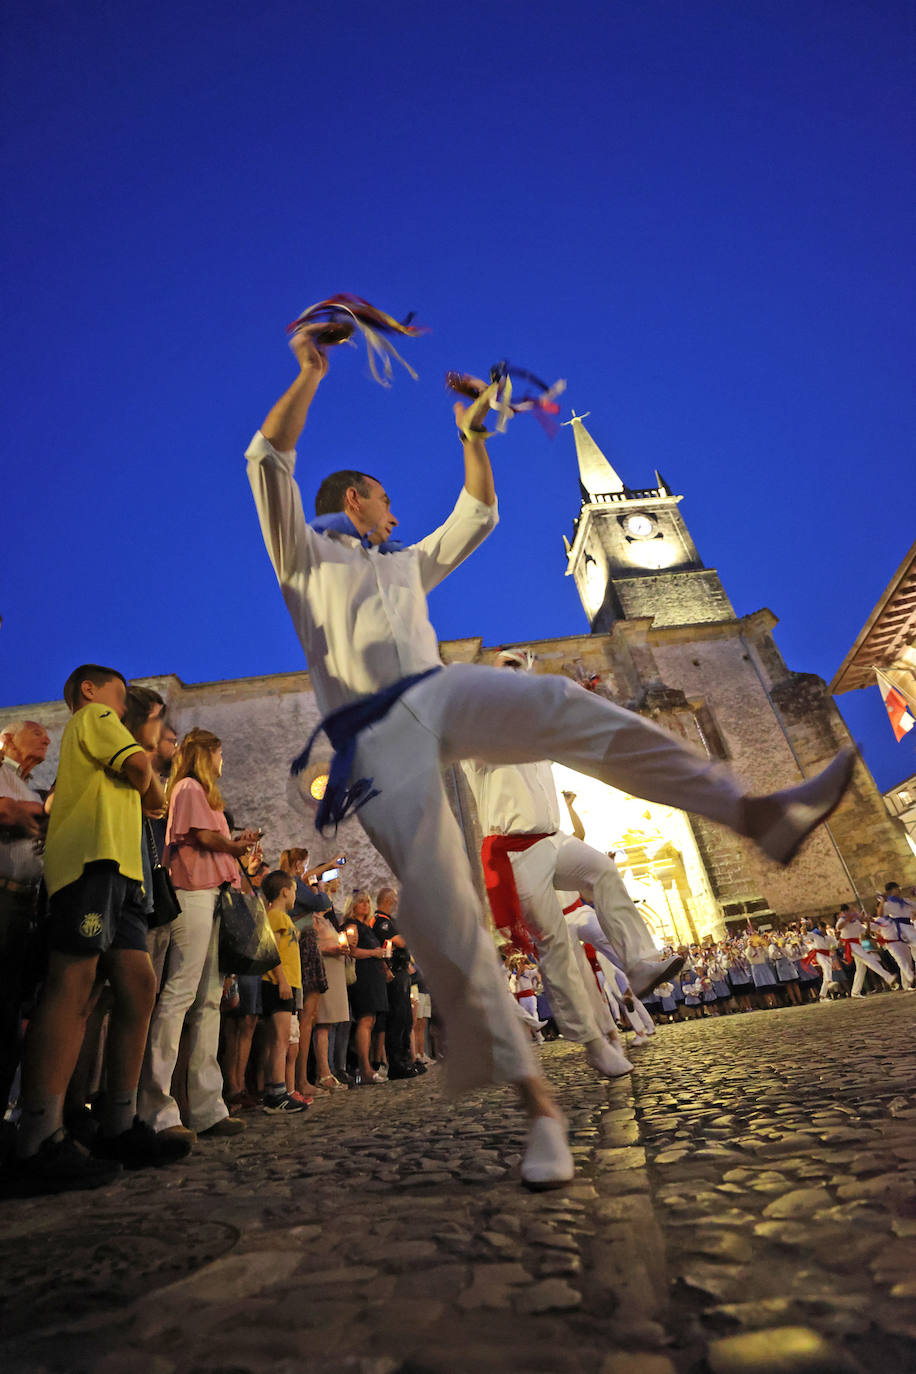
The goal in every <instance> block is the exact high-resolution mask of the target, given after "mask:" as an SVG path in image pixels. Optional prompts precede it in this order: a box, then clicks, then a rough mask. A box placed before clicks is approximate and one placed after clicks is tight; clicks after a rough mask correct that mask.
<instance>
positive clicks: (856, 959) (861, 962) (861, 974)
mask: <svg viewBox="0 0 916 1374" xmlns="http://www.w3.org/2000/svg"><path fill="white" fill-rule="evenodd" d="M852 959H853V963H854V964H855V966H856V972H855V977H854V978H853V980H852V994H853V996H855V995H856V993H857V992H861V991H862V984H863V983H864V982H865V970H866V969H867V968H870V969H874V971H875V973H877V975H878V977H879V978H883V979H884V981H885V983H893V981H894V975H893V974H892V973H888V971H887V969H886V968H885V967H884V965H883V964H882V962H881V960H880V959H879V958H878V956H877V954H875V953H874V951H873V950H870V949H863V948H862V946H861V945H853V946H852Z"/></svg>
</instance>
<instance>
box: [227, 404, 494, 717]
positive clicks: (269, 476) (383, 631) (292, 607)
mask: <svg viewBox="0 0 916 1374" xmlns="http://www.w3.org/2000/svg"><path fill="white" fill-rule="evenodd" d="M245 456H246V458H247V459H248V479H249V481H250V482H251V489H252V491H253V492H254V499H255V505H256V506H257V509H258V517H259V519H260V522H261V532H262V534H263V535H264V542H265V544H266V545H267V552H268V553H269V554H270V561H271V562H272V563H273V566H274V572H275V573H276V574H277V580H278V582H279V583H280V587H281V589H282V591H283V597H284V600H285V601H286V606H287V610H288V611H289V613H290V615H291V617H292V621H293V625H294V626H295V629H296V634H297V635H298V636H299V643H300V644H301V645H302V647H303V649H304V650H305V656H306V659H307V660H308V666H309V673H310V675H311V679H312V686H313V687H314V689H315V696H316V698H317V700H318V705H319V706H320V707H321V710H322V712H323V713H325V714H326V713H327V712H328V711H333V710H334V709H335V708H336V707H338V706H343V705H346V704H347V703H348V702H351V701H354V700H355V699H356V698H357V697H361V696H365V695H367V694H368V693H370V692H377V691H378V690H379V689H380V688H381V687H388V686H390V685H391V684H392V683H393V682H397V681H398V679H399V678H402V677H406V676H407V675H408V674H410V673H422V672H423V671H424V670H426V669H428V668H435V667H438V665H439V664H440V663H441V662H442V660H441V658H440V657H439V641H438V639H437V637H436V632H435V630H434V629H433V627H432V625H431V624H430V621H429V612H428V610H427V606H426V597H427V594H428V593H429V592H430V591H431V590H432V589H433V587H436V586H438V584H439V583H440V582H441V581H442V580H443V579H444V578H445V577H447V576H448V574H449V573H450V572H451V571H452V570H453V568H456V567H457V566H458V564H459V563H462V562H463V561H464V559H465V558H467V556H468V554H470V553H473V551H474V549H476V548H477V546H478V545H479V544H481V543H482V542H483V540H484V539H485V538H486V537H487V535H488V534H489V533H490V531H491V530H492V529H493V528H494V527H495V525H496V524H497V521H498V519H499V516H498V514H497V509H496V504H495V502H494V504H493V505H492V506H486V505H484V503H483V502H482V501H477V500H476V499H475V498H474V497H473V496H471V495H470V494H469V493H468V492H467V491H465V490H464V489H462V491H461V494H460V496H459V497H458V501H457V503H456V505H455V508H454V510H453V511H452V513H451V515H450V516H449V517H448V519H447V520H446V521H445V523H444V524H442V525H440V526H439V528H438V529H437V530H434V531H433V532H432V534H429V535H427V536H426V538H425V539H422V540H421V541H420V542H419V543H418V544H412V545H410V547H409V548H406V549H404V550H402V551H401V552H400V553H389V554H382V553H379V551H378V549H377V548H375V547H372V548H369V549H365V548H363V546H362V544H361V543H360V541H359V540H358V539H356V538H354V537H353V536H351V535H346V534H336V533H326V534H318V533H317V531H316V530H313V529H312V528H311V527H310V526H309V525H307V524H306V521H305V515H304V513H303V509H302V496H301V494H300V491H299V488H298V486H297V485H296V482H295V481H294V480H293V473H294V471H295V465H296V454H295V452H294V451H292V452H289V453H280V452H278V450H277V449H275V448H274V447H273V446H272V445H271V444H269V443H268V441H267V440H266V439H265V438H264V435H263V434H262V433H261V432H260V430H259V431H258V432H257V434H255V436H254V438H253V439H252V441H251V443H250V444H249V446H248V451H247V453H246V455H245Z"/></svg>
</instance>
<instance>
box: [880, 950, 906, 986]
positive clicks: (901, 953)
mask: <svg viewBox="0 0 916 1374" xmlns="http://www.w3.org/2000/svg"><path fill="white" fill-rule="evenodd" d="M884 948H885V949H886V950H887V952H888V954H889V955H890V956H891V958H892V959H893V961H894V963H895V964H896V965H897V967H898V968H899V970H900V981H901V983H902V984H903V986H904V987H905V988H911V987H912V986H913V956H912V954H911V953H910V947H909V944H908V943H907V941H906V940H888V942H887V944H886V945H885V946H884Z"/></svg>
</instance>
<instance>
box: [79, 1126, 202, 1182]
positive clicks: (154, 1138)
mask: <svg viewBox="0 0 916 1374" xmlns="http://www.w3.org/2000/svg"><path fill="white" fill-rule="evenodd" d="M91 1148H92V1154H93V1155H94V1157H95V1158H96V1159H116V1160H118V1162H119V1163H121V1164H123V1165H124V1168H125V1169H147V1168H150V1167H153V1168H158V1167H159V1166H160V1165H162V1164H174V1162H175V1160H176V1159H185V1158H186V1157H187V1156H188V1155H189V1154H190V1153H191V1142H190V1140H188V1138H187V1137H186V1136H179V1135H165V1134H162V1135H160V1134H158V1133H157V1132H156V1131H154V1130H153V1128H152V1126H148V1125H147V1124H146V1122H145V1121H141V1120H140V1118H139V1116H135V1117H134V1121H133V1125H132V1126H131V1127H130V1128H129V1129H128V1130H126V1131H122V1132H121V1134H120V1135H97V1136H96V1138H95V1140H94V1141H93V1142H92V1147H91Z"/></svg>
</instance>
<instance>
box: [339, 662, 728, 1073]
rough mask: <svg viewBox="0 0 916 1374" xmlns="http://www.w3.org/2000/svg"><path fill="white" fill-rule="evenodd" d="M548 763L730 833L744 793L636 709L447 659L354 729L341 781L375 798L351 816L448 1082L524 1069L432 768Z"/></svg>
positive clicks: (568, 685)
mask: <svg viewBox="0 0 916 1374" xmlns="http://www.w3.org/2000/svg"><path fill="white" fill-rule="evenodd" d="M466 758H479V759H482V760H483V761H484V762H486V763H536V762H538V761H540V760H541V759H553V760H555V761H556V762H557V763H562V764H565V765H567V766H568V767H569V768H574V769H576V770H578V771H579V772H582V773H587V774H589V775H590V776H591V777H595V778H598V779H600V780H601V781H602V782H606V783H609V784H610V785H611V786H612V787H619V788H620V789H621V790H622V791H624V792H629V793H632V794H634V795H635V796H638V797H645V798H646V800H647V801H656V802H661V803H663V804H666V805H669V806H678V807H683V808H684V809H685V810H689V811H696V812H698V813H699V814H701V815H703V816H707V817H708V818H709V819H711V820H715V821H719V822H721V823H722V824H724V825H730V826H731V827H732V828H738V827H739V826H740V821H741V802H742V799H743V797H744V796H745V795H746V793H747V789H746V788H744V787H742V785H741V784H740V783H739V782H738V780H737V779H736V778H735V777H734V776H733V775H732V774H731V773H730V772H729V771H728V770H727V769H725V768H723V767H722V766H721V765H718V764H712V763H710V761H709V759H708V758H706V757H705V756H704V755H700V754H697V753H695V752H694V751H693V750H692V749H690V748H688V747H687V746H686V745H685V744H684V743H683V741H682V740H680V739H679V738H678V737H677V736H676V735H673V734H670V733H669V732H668V731H667V730H663V729H662V728H661V727H660V726H658V725H655V724H653V723H652V722H651V721H648V720H645V719H643V717H642V716H638V715H634V714H633V713H632V712H630V711H626V710H624V708H623V707H620V706H615V705H614V704H613V703H612V702H609V701H606V700H605V699H604V698H603V697H599V696H596V695H595V694H594V693H592V692H586V691H585V690H584V689H583V688H581V687H578V686H577V685H576V684H575V683H573V682H570V681H569V680H568V679H567V678H563V677H555V676H552V675H548V674H526V673H508V672H505V671H504V670H501V669H498V668H486V667H482V666H479V665H477V664H467V663H458V664H452V665H450V666H449V667H447V668H444V669H443V670H442V671H441V672H439V673H436V674H435V676H433V677H431V678H427V679H425V680H424V681H423V682H421V683H418V684H417V686H416V687H413V688H411V689H410V690H409V691H408V692H407V693H405V695H404V696H403V697H402V698H401V699H400V701H398V702H397V703H396V704H395V705H394V706H393V707H392V709H391V710H390V712H389V713H388V715H387V716H386V717H385V719H384V720H382V721H380V722H379V723H378V724H377V725H374V726H372V727H371V728H370V729H368V730H366V731H365V732H364V733H363V734H362V735H361V737H360V741H359V745H358V748H357V753H356V762H355V766H354V776H355V777H367V778H372V779H373V783H374V786H375V787H376V788H378V789H379V791H380V795H379V796H378V797H376V798H374V799H373V800H372V801H370V802H368V803H367V804H366V805H365V806H364V807H363V808H362V809H361V810H360V812H359V819H360V820H361V822H362V824H363V828H364V829H365V831H366V833H367V834H368V836H369V838H370V839H371V840H372V842H373V844H374V845H375V846H376V848H377V849H378V850H379V852H380V853H381V854H382V856H383V857H384V858H385V859H386V860H387V862H388V864H389V865H390V867H391V869H392V871H393V872H394V873H395V874H396V875H397V877H398V879H399V881H400V883H401V888H402V894H401V906H400V917H399V923H400V925H401V926H402V928H403V931H404V934H405V936H406V938H407V943H408V944H409V945H410V948H411V951H412V952H413V954H414V955H415V957H416V959H417V963H418V964H419V965H420V967H421V968H422V969H423V972H424V975H425V976H426V978H427V980H428V982H429V984H430V986H431V989H432V992H433V996H434V997H435V998H436V999H437V1004H438V1006H439V1008H440V1010H441V1012H442V1015H443V1018H444V1020H445V1023H446V1025H447V1027H448V1033H449V1056H448V1070H449V1080H450V1083H451V1086H452V1087H453V1088H454V1089H460V1090H463V1089H466V1088H472V1087H476V1086H478V1085H482V1084H485V1083H491V1082H518V1081H520V1080H522V1079H525V1078H530V1077H533V1076H535V1075H537V1074H538V1072H539V1070H538V1068H537V1065H536V1062H535V1059H534V1056H533V1054H532V1051H531V1047H530V1045H529V1044H527V1043H526V1036H525V1034H524V1032H523V1027H522V1026H521V1025H520V1024H519V1020H518V1017H517V1016H516V1015H515V1014H514V1011H513V1008H512V1005H511V1000H510V998H509V994H508V992H507V990H506V985H505V980H504V978H503V974H502V971H501V969H500V965H499V961H498V959H497V957H496V951H495V949H494V946H493V941H492V938H491V936H490V934H489V932H488V931H487V929H486V928H485V926H484V923H483V916H482V911H481V906H480V901H479V899H478V896H477V892H476V889H475V887H474V883H473V880H472V878H471V870H470V865H469V863H468V858H467V854H466V851H465V846H464V837H463V835H462V833H461V830H460V828H459V826H458V823H457V821H456V820H455V817H454V815H453V813H452V810H451V807H450V806H449V803H448V799H447V797H446V792H445V787H444V785H443V781H442V775H441V768H442V766H443V764H451V763H454V762H457V761H458V760H460V759H466Z"/></svg>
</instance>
